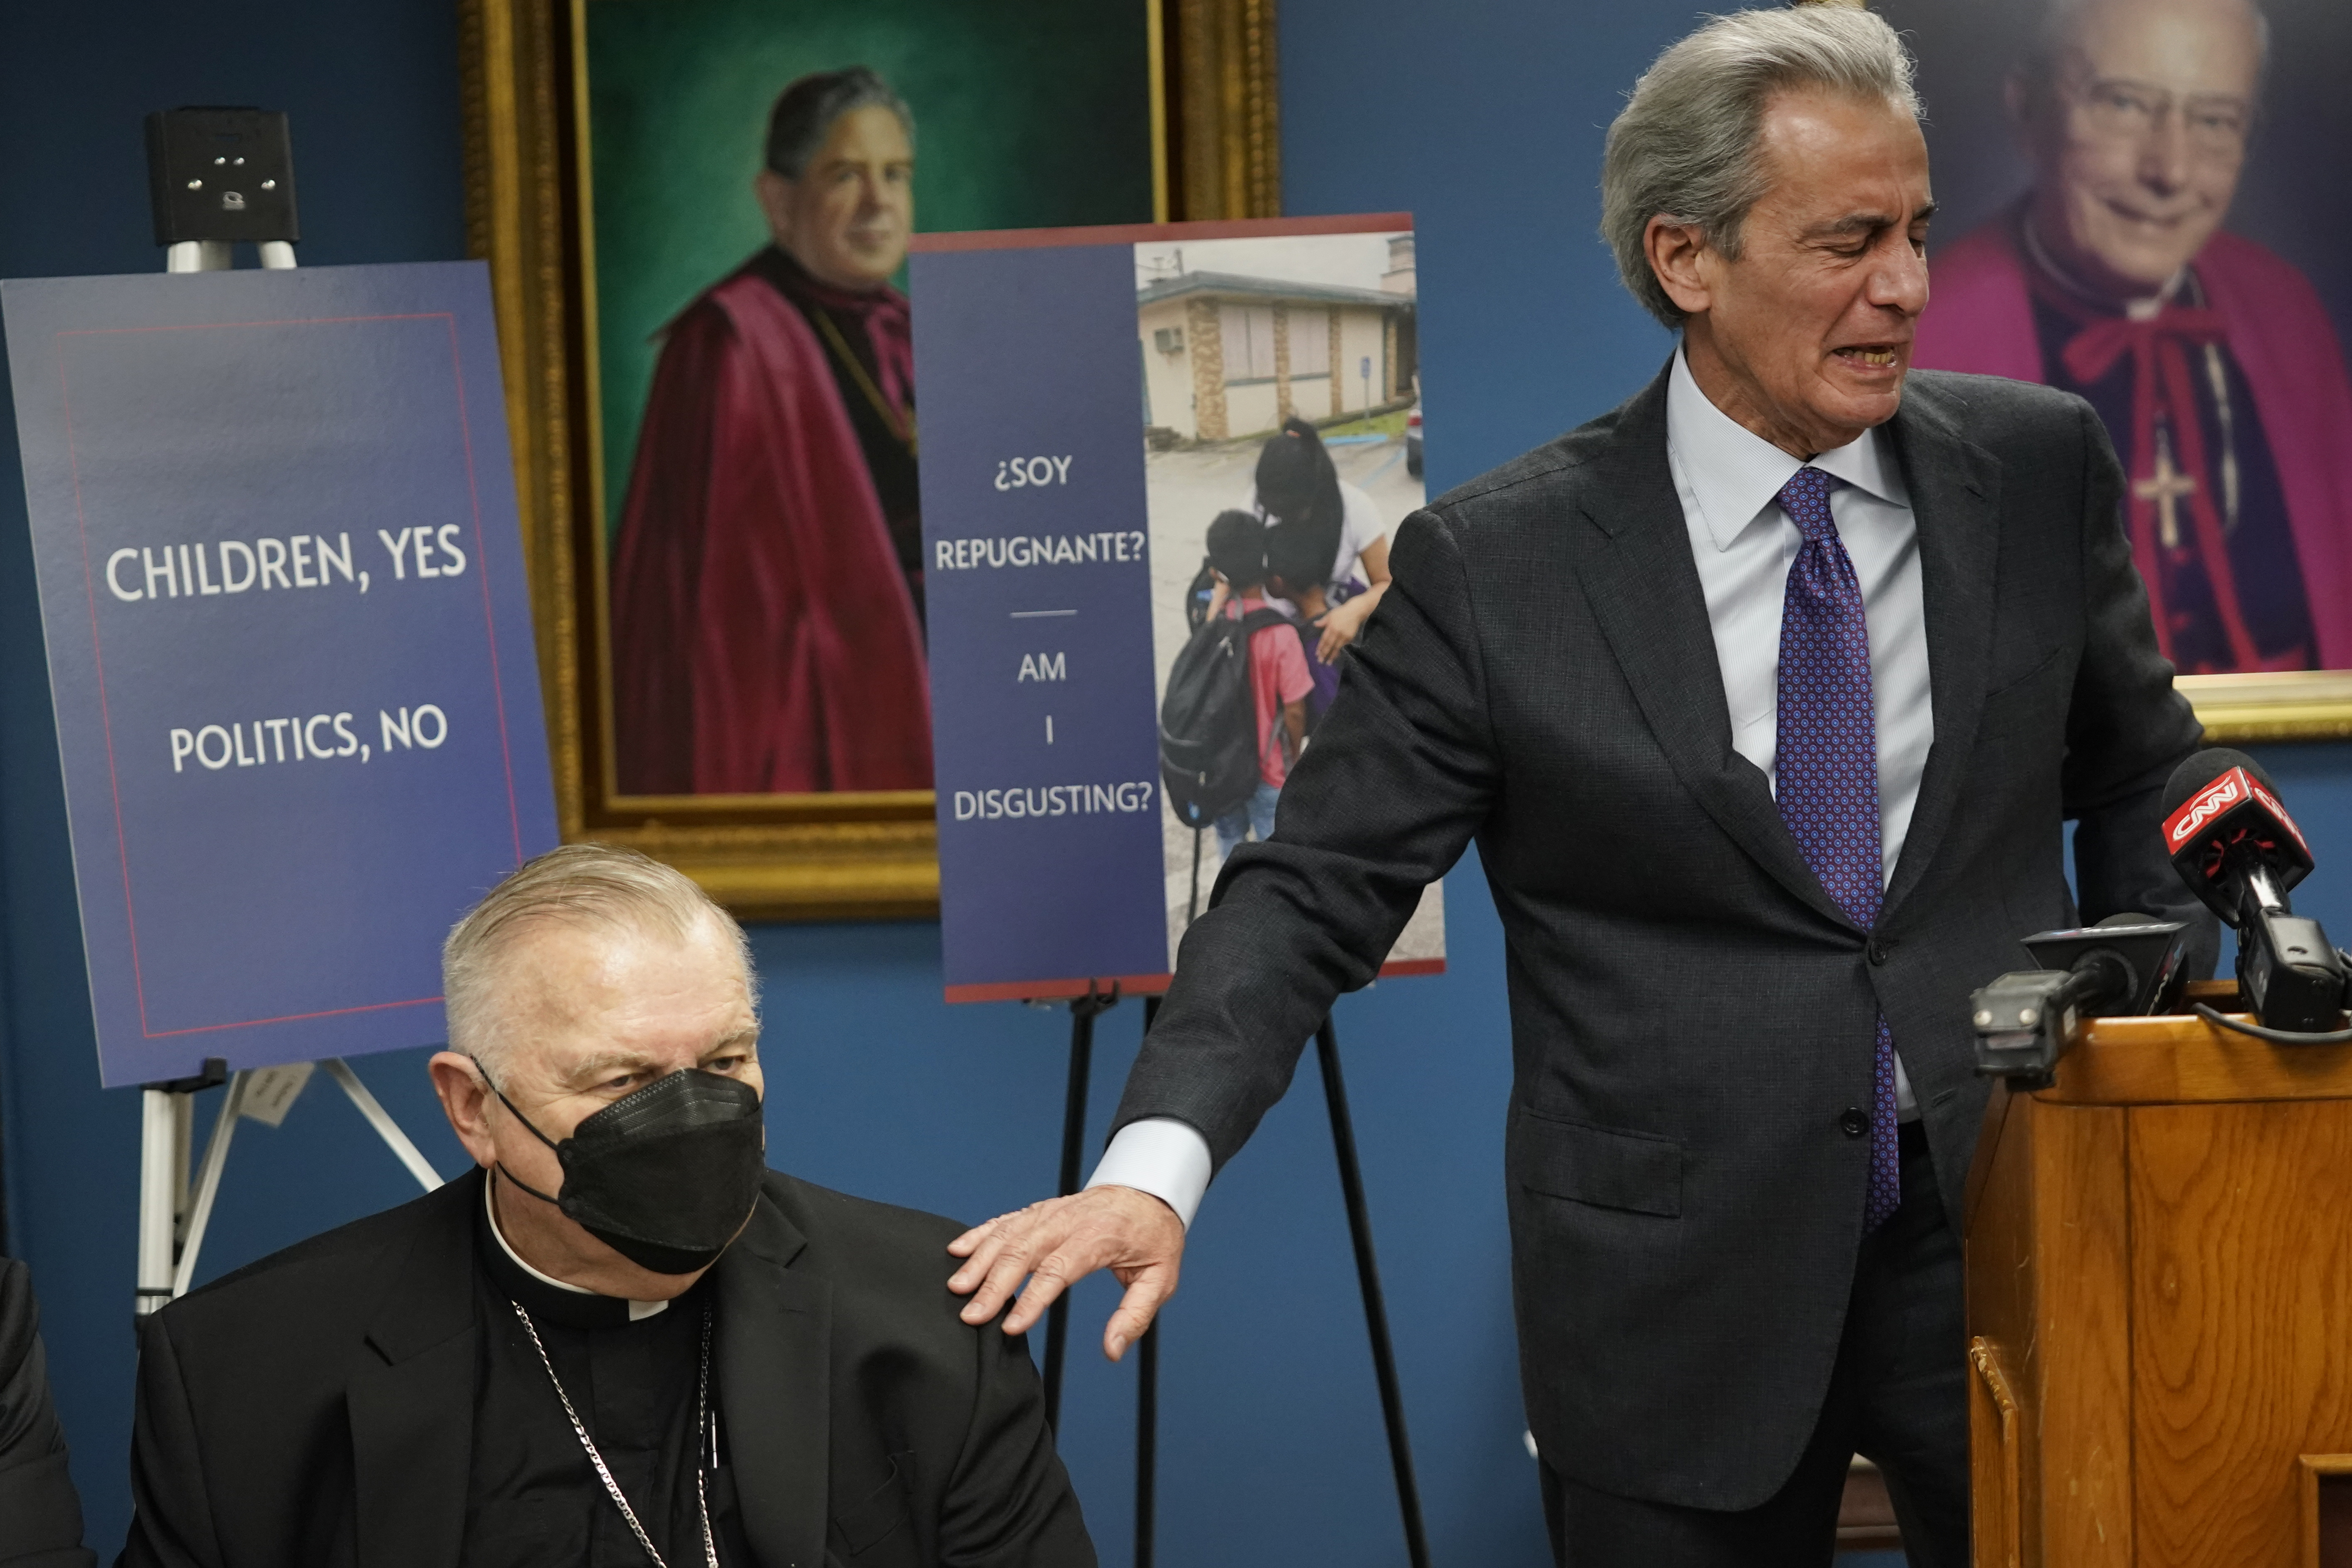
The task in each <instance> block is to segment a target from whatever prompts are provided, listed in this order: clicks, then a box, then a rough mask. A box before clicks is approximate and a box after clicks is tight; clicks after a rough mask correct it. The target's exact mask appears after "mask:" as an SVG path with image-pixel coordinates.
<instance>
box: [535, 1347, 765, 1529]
mask: <svg viewBox="0 0 2352 1568" xmlns="http://www.w3.org/2000/svg"><path fill="white" fill-rule="evenodd" d="M507 1305H508V1306H509V1307H512V1308H513V1309H514V1310H515V1316H516V1317H518V1318H520V1319H521V1320H522V1331H523V1332H524V1333H526V1334H529V1335H530V1348H531V1349H533V1350H535V1351H537V1352H539V1364H540V1365H541V1366H543V1367H545V1368H546V1369H547V1381H548V1382H550V1383H551V1384H554V1385H555V1397H556V1398H557V1399H559V1400H561V1401H562V1403H563V1414H564V1415H566V1416H568V1417H570V1418H571V1421H572V1432H573V1434H574V1435H576V1436H578V1437H579V1439H580V1446H581V1447H583V1448H585V1449H586V1450H587V1451H588V1462H589V1463H590V1464H592V1465H593V1466H595V1467H596V1477H597V1479H599V1480H602V1481H603V1482H604V1490H605V1492H606V1493H607V1494H608V1495H609V1496H610V1497H611V1498H612V1500H613V1506H614V1508H617V1509H619V1510H621V1517H622V1518H623V1519H624V1520H625V1521H627V1522H628V1526H629V1530H630V1532H631V1533H632V1534H634V1535H635V1536H636V1538H637V1544H638V1545H640V1546H642V1547H644V1548H645V1549H646V1556H647V1557H649V1558H651V1559H652V1560H653V1563H654V1568H669V1564H668V1563H665V1562H663V1561H662V1554H661V1553H660V1552H656V1551H655V1550H654V1542H653V1537H651V1536H649V1535H647V1534H646V1527H645V1526H644V1525H643V1524H641V1523H639V1522H638V1521H637V1510H635V1509H633V1508H631V1507H630V1506H629V1500H628V1499H627V1498H625V1497H623V1496H622V1495H621V1483H620V1482H618V1481H616V1480H614V1479H613V1471H612V1469H611V1468H610V1467H609V1466H607V1465H606V1464H605V1463H604V1455H602V1454H600V1453H598V1452H597V1451H596V1444H595V1440H594V1439H593V1438H592V1437H590V1436H588V1428H587V1427H586V1426H583V1425H582V1424H581V1420H580V1412H579V1411H577V1410H574V1409H573V1408H572V1396H571V1395H570V1394H566V1393H564V1392H563V1380H562V1378H560V1377H558V1376H556V1375H555V1363H554V1362H552V1361H551V1360H549V1359H548V1354H547V1347H546V1346H545V1345H544V1344H542V1343H541V1342H540V1338H539V1325H538V1324H536V1323H534V1322H532V1321H530V1313H529V1312H527V1311H525V1310H523V1306H522V1303H521V1302H520V1301H509V1302H508V1303H507ZM711 1446H712V1445H711V1442H710V1309H709V1306H707V1305H706V1306H705V1307H704V1308H703V1309H702V1366H701V1370H700V1371H699V1373H697V1375H696V1378H695V1385H694V1506H695V1509H696V1510H697V1511H698V1513H699V1514H700V1515H701V1518H702V1556H703V1561H704V1562H705V1563H707V1564H708V1565H709V1568H719V1543H718V1542H716V1541H714V1540H713V1539H712V1538H711V1534H710V1493H709V1483H708V1479H707V1478H708V1477H709V1469H708V1468H706V1467H705V1465H704V1464H703V1461H704V1460H705V1459H706V1458H710V1457H711V1456H710V1453H709V1449H710V1447H711Z"/></svg>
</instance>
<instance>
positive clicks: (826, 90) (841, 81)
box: [767, 66, 915, 180]
mask: <svg viewBox="0 0 2352 1568" xmlns="http://www.w3.org/2000/svg"><path fill="white" fill-rule="evenodd" d="M877 107H878V108H882V109H887V110H889V111H890V112H891V113H893V114H895V115H897V116H898V123H899V125H901V126H902V127H904V128H905V130H906V132H907V144H908V146H909V147H911V146H913V145H914V143H915V113H914V110H910V109H908V107H907V100H905V99H903V98H900V97H899V96H898V94H897V93H896V92H893V91H892V90H891V89H890V84H889V83H888V82H887V81H884V80H883V79H882V78H881V76H880V74H879V73H878V72H877V71H875V70H873V69H871V68H868V67H866V66H849V67H846V68H844V69H841V70H834V71H812V72H810V73H809V74H808V75H807V76H804V77H802V78H800V79H798V80H796V81H794V82H793V84H792V85H791V86H790V87H787V88H786V89H784V90H783V91H782V92H780V93H778V94H777V95H776V104H775V107H774V108H773V109H771V110H768V152H767V156H768V168H769V170H770V171H771V172H772V173H774V174H782V176H783V177H784V178H785V179H787V180H797V179H799V178H800V177H801V175H802V174H803V173H804V172H805V171H806V170H807V168H808V161H809V160H810V159H811V158H814V157H815V156H816V154H817V149H818V148H820V147H823V146H824V139H825V138H826V137H827V136H830V135H831V134H833V122H834V121H836V120H839V119H840V118H841V117H842V116H843V115H845V114H847V113H849V112H850V111H851V110H858V109H867V108H877Z"/></svg>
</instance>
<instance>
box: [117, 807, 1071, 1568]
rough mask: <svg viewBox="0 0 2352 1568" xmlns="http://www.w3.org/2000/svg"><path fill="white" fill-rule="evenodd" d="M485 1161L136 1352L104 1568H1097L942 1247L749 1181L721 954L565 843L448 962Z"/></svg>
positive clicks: (734, 974)
mask: <svg viewBox="0 0 2352 1568" xmlns="http://www.w3.org/2000/svg"><path fill="white" fill-rule="evenodd" d="M442 967H443V983H444V991H445V994H446V997H447V1006H448V1015H449V1043H450V1045H451V1046H452V1047H454V1048H453V1049H451V1050H447V1051H444V1052H442V1053H441V1054H439V1055H437V1056H436V1057H435V1058H433V1062H432V1073H433V1081H434V1087H435V1088H436V1089H437V1090H438V1091H439V1093H440V1096H441V1101H442V1105H443V1107H444V1108H445V1109H446V1111H447V1112H448V1116H449V1121H450V1123H451V1125H453V1126H454V1127H455V1128H456V1129H457V1136H458V1138H459V1139H460V1140H461V1141H462V1142H464V1143H465V1145H466V1148H467V1152H469V1153H471V1154H472V1155H473V1156H474V1159H475V1162H476V1163H477V1164H478V1166H480V1170H479V1171H478V1172H474V1173H468V1174H467V1175H466V1176H464V1177H463V1178H461V1179H459V1180H457V1181H455V1182H452V1183H450V1184H448V1185H446V1186H445V1187H443V1188H441V1189H440V1190H439V1191H438V1192H436V1193H434V1194H431V1195H429V1196H427V1197H425V1198H422V1199H419V1200H418V1201H416V1202H415V1203H412V1204H409V1205H405V1206H404V1207H401V1208H397V1209H394V1210H393V1211H391V1212H390V1213H388V1214H382V1215H375V1216H373V1217H372V1218H369V1219H364V1220H361V1221H359V1222H358V1223H356V1224H353V1225H349V1226H343V1227H342V1228H341V1229H340V1230H335V1231H331V1232H329V1233H328V1234H327V1235H325V1236H322V1237H316V1238H315V1239H313V1240H310V1241H309V1242H305V1243H304V1244H302V1245H301V1246H299V1247H291V1248H289V1249H288V1250H287V1251H285V1252H281V1253H279V1254H278V1255H277V1256H275V1257H272V1258H265V1259H263V1260H262V1261H261V1262H259V1263H257V1264H255V1265H253V1266H252V1267H251V1268H246V1269H242V1270H240V1271H239V1272H237V1273H236V1274H233V1275H230V1276H229V1277H228V1278H226V1279H222V1280H219V1281H217V1282H215V1283H214V1284H212V1285H210V1286H207V1287H206V1288H205V1289H202V1290H199V1291H196V1292H195V1293H194V1294H193V1295H190V1296H188V1297H185V1298H184V1299H183V1300H178V1301H175V1302H173V1304H172V1305H171V1306H169V1307H167V1308H165V1309H164V1310H163V1311H161V1312H159V1313H157V1314H156V1315H155V1316H154V1317H152V1318H150V1319H149V1320H147V1321H146V1323H145V1324H144V1325H143V1330H142V1332H143V1338H142V1347H141V1356H140V1371H139V1410H138V1426H137V1432H136V1436H135V1439H134V1443H133V1452H132V1488H133V1493H134V1500H135V1502H136V1504H137V1515H136V1517H135V1518H134V1519H133V1521H132V1523H131V1536H130V1542H129V1545H128V1548H127V1549H126V1551H125V1552H124V1554H123V1558H122V1561H123V1563H128V1564H132V1565H136V1568H143V1565H146V1564H172V1565H174V1568H176V1565H179V1564H197V1563H205V1564H215V1563H218V1564H231V1563H234V1564H239V1565H247V1564H250V1565H254V1568H274V1565H279V1564H282V1565H284V1568H298V1565H299V1568H317V1565H320V1564H362V1563H363V1564H385V1565H395V1564H396V1565H399V1568H425V1565H428V1564H430V1565H447V1568H491V1565H494V1564H522V1563H533V1564H539V1563H563V1564H593V1565H596V1568H606V1565H618V1564H627V1563H656V1564H675V1565H677V1568H686V1565H688V1564H692V1565H694V1568H719V1565H721V1564H723V1565H724V1568H755V1565H756V1568H825V1565H826V1564H830V1563H852V1562H854V1563H857V1564H858V1565H859V1568H866V1565H867V1564H889V1565H894V1568H896V1565H903V1568H916V1565H924V1568H929V1565H930V1564H937V1563H988V1564H1003V1565H1005V1568H1013V1565H1015V1564H1024V1565H1025V1564H1036V1565H1041V1568H1043V1565H1051V1568H1062V1565H1070V1568H1091V1564H1093V1563H1094V1561H1095V1554H1094V1550H1093V1547H1092V1546H1091V1545H1090V1544H1089V1542H1088V1541H1087V1532H1086V1526H1085V1523H1084V1521H1082V1520H1081V1519H1080V1518H1079V1513H1078V1504H1077V1500H1076V1498H1075V1497H1074V1496H1073V1495H1072V1493H1071V1490H1070V1484H1069V1479H1068V1478H1067V1477H1066V1475H1065V1474H1064V1473H1063V1469H1062V1465H1061V1461H1060V1460H1059V1459H1057V1458H1055V1453H1054V1443H1053V1436H1052V1434H1051V1433H1050V1432H1049V1431H1048V1430H1047V1428H1046V1426H1045V1415H1044V1409H1043V1404H1042V1400H1041V1397H1040V1394H1039V1389H1038V1384H1037V1378H1036V1373H1035V1372H1034V1368H1033V1367H1032V1366H1031V1364H1030V1362H1029V1355H1028V1351H1027V1347H1026V1346H1025V1344H1024V1343H1023V1342H1021V1341H1020V1340H1018V1339H1009V1338H1008V1337H1007V1336H1005V1335H1004V1334H1003V1333H1001V1332H995V1331H982V1330H981V1329H977V1328H973V1327H970V1326H968V1325H966V1324H964V1323H962V1322H961V1321H959V1320H958V1318H957V1316H956V1308H957V1306H958V1303H957V1302H956V1301H955V1300H954V1299H953V1298H951V1297H950V1296H949V1295H948V1293H947V1292H946V1291H945V1290H943V1289H940V1281H939V1279H938V1272H939V1271H938V1268H937V1267H936V1265H935V1263H934V1261H933V1260H934V1259H935V1258H937V1257H938V1256H939V1253H940V1248H941V1247H944V1246H945V1245H946V1244H947V1242H948V1240H949V1238H950V1237H952V1236H953V1235H954V1234H955V1233H956V1231H957V1229H958V1227H957V1226H955V1225H954V1224H952V1223H950V1222H949V1221H946V1220H941V1219H934V1218H932V1217H931V1216H929V1215H920V1214H915V1213H911V1212H909V1211H908V1210H905V1209H897V1208H889V1207H886V1206H884V1205H880V1204H874V1203H867V1202H864V1201H861V1200H859V1199H856V1198H852V1197H846V1196H844V1195H843V1194H839V1193H833V1192H827V1191H825V1190H824V1188H822V1187H816V1186H812V1185H810V1184H807V1183H805V1182H802V1181H798V1180H795V1179H794V1178H793V1177H791V1176H787V1175H783V1174H781V1173H777V1172H774V1171H769V1170H766V1169H764V1168H763V1160H762V1152H763V1149H764V1139H763V1134H762V1132H761V1114H760V1102H761V1072H760V1063H759V1054H758V1042H759V1029H760V1023H759V1016H758V1014H757V1012H756V1010H755V1008H754V993H753V984H752V978H751V967H750V963H749V962H748V955H747V952H746V949H745V945H744V942H743V937H742V932H741V931H740V930H739V929H738V928H737V926H736V925H735V923H734V921H731V920H730V919H729V918H728V916H727V915H726V914H725V912H723V911H722V910H719V908H718V907H717V906H716V905H714V904H712V903H711V902H710V901H709V900H708V899H707V898H705V897H704V895H703V894H702V892H701V891H700V889H698V888H697V887H696V886H695V885H694V884H693V883H692V882H690V881H688V879H685V878H684V877H682V876H680V875H679V874H678V873H677V872H676V871H673V870H671V869H669V868H667V867H665V866H660V865H657V864H656V863H654V862H653V861H650V860H647V859H646V858H643V857H642V856H639V855H636V854H634V853H632V852H629V851H626V850H620V849H614V848H609V847H604V846H600V845H593V844H580V845H573V846H571V847H567V848H562V849H558V850H555V851H554V852H552V853H551V854H548V855H544V856H541V858H538V859H536V860H533V861H531V862H530V863H529V864H528V865H525V866H524V867H522V868H520V870H518V871H516V872H515V873H514V874H513V875H512V876H510V877H509V878H508V879H506V880H505V881H504V882H502V883H500V884H499V886H498V887H497V888H496V889H492V891H491V892H490V894H489V896H488V898H486V899H485V900H482V902H481V904H480V905H479V906H478V907H477V908H476V909H475V910H474V911H473V912H472V913H471V914H469V915H467V917H466V918H465V920H463V921H460V922H458V925H457V929H456V930H454V931H451V932H450V934H449V940H448V942H447V944H446V947H445V948H444V950H443V955H442Z"/></svg>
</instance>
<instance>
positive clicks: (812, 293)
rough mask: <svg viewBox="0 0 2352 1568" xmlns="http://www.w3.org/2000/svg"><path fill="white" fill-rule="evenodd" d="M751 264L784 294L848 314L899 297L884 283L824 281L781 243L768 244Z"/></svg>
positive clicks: (893, 300)
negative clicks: (860, 286)
mask: <svg viewBox="0 0 2352 1568" xmlns="http://www.w3.org/2000/svg"><path fill="white" fill-rule="evenodd" d="M751 265H752V266H753V267H754V268H757V269H758V270H759V272H760V273H761V275H762V276H764V277H765V278H766V279H768V281H769V282H770V283H772V284H774V285H775V286H776V288H777V289H780V290H782V292H783V293H784V294H786V295H787V296H791V297H794V298H798V299H801V300H808V301H809V302H811V303H813V304H816V305H822V306H824V308H825V309H826V310H839V311H842V312H844V313H845V314H847V315H854V316H863V315H865V314H866V313H867V312H868V311H870V310H874V309H875V308H876V307H877V306H887V305H890V304H893V303H895V302H896V301H897V300H898V299H899V298H900V296H899V294H898V290H897V289H893V288H891V287H890V286H889V285H888V284H887V283H884V284H880V285H877V287H875V288H873V289H865V290H862V291H861V290H857V289H844V288H841V287H839V286H837V285H835V284H832V283H827V282H825V281H824V279H821V278H819V277H818V276H817V275H816V274H815V273H814V272H811V271H810V270H809V269H808V268H805V267H803V266H802V265H801V263H800V258H798V257H795V256H794V255H793V253H792V252H791V251H789V250H786V249H785V248H784V247H782V246H781V245H771V246H769V247H767V248H766V249H765V250H762V251H761V252H760V254H759V255H757V256H755V257H753V258H751Z"/></svg>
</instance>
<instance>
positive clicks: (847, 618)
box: [610, 66, 931, 795]
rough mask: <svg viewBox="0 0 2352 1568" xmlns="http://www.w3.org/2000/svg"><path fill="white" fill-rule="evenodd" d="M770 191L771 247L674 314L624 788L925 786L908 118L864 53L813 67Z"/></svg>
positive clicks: (632, 586) (762, 177)
mask: <svg viewBox="0 0 2352 1568" xmlns="http://www.w3.org/2000/svg"><path fill="white" fill-rule="evenodd" d="M751 194H752V195H753V197H754V198H755V199H756V200H757V201H758V203H759V206H760V212H761V216H762V217H763V218H764V219H765V221H766V226H767V230H768V234H769V237H770V239H771V240H772V243H771V244H770V245H768V246H765V247H762V248H761V250H760V251H759V252H758V253H757V254H755V255H754V256H753V257H752V258H751V259H750V260H748V261H746V262H745V263H744V264H743V265H742V266H741V267H740V268H736V269H735V271H733V272H732V273H730V275H728V276H727V277H725V278H722V279H719V281H718V282H716V283H714V284H712V285H711V286H710V287H709V289H705V290H703V292H702V294H701V295H700V296H699V297H698V298H697V299H696V300H694V301H693V302H692V303H691V304H689V305H688V306H687V308H686V309H685V310H682V311H680V312H679V314H678V316H677V320H676V321H672V322H670V324H669V325H668V326H667V328H665V329H664V331H663V342H662V351H661V359H660V362H659V363H658V364H657V365H656V368H655V371H654V380H653V385H652V387H651V388H650V389H649V390H648V392H647V394H646V411H645V415H644V417H643V419H642V421H641V422H640V424H639V425H638V427H637V432H636V460H635V466H634V467H633V468H632V469H631V470H630V475H629V488H628V493H627V496H626V498H625V500H623V502H622V506H621V526H620V532H619V537H618V538H617V539H616V540H615V541H614V553H613V570H612V607H613V658H612V669H613V730H614V733H613V743H614V771H615V776H616V779H617V782H618V784H619V785H620V789H621V793H623V794H624V795H709V794H743V793H750V794H769V793H785V794H801V793H806V792H813V791H824V790H872V789H929V788H930V787H931V727H930V722H931V721H930V697H929V677H928V675H927V674H926V672H925V667H924V662H923V627H922V612H923V521H922V512H921V505H920V500H919V495H918V493H917V489H916V480H915V383H914V374H915V356H914V347H913V340H912V339H911V338H910V337H909V335H908V315H907V300H906V296H905V295H903V294H901V293H899V292H898V289H894V288H892V287H891V285H890V279H891V278H892V277H893V276H895V275H896V274H897V272H898V267H899V264H900V263H901V262H903V261H904V260H905V259H906V257H907V239H908V235H909V234H910V232H911V231H912V230H913V228H914V222H915V119H914V116H913V114H912V113H910V112H909V111H908V108H907V105H906V103H905V102H904V101H903V100H901V99H900V98H899V97H898V94H897V93H895V92H893V91H892V90H891V89H890V86H889V84H888V83H887V82H886V81H884V80H883V79H881V78H880V77H879V76H877V75H876V74H875V73H874V72H873V71H872V70H869V69H867V68H866V67H864V66H850V67H846V68H843V69H840V70H830V71H816V72H813V73H812V74H810V75H808V76H804V77H802V78H801V79H799V80H797V81H795V82H793V84H792V85H791V86H789V87H787V88H785V89H784V90H783V91H782V93H781V94H779V95H778V96H777V98H776V101H775V105H774V107H773V109H772V110H770V112H769V116H768V133H767V138H766V144H765V147H764V149H763V151H762V157H761V169H760V172H759V173H758V174H755V175H753V176H752V180H751ZM622 221H625V220H622ZM610 438H611V439H615V440H625V439H626V438H627V435H626V432H623V431H614V432H613V433H612V435H611V437H610Z"/></svg>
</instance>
